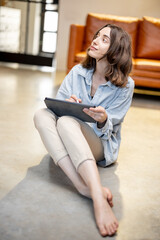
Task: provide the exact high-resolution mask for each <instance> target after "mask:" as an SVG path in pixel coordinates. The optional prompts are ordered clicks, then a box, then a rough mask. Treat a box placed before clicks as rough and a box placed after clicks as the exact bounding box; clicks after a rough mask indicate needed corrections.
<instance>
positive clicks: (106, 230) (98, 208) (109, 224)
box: [93, 194, 118, 237]
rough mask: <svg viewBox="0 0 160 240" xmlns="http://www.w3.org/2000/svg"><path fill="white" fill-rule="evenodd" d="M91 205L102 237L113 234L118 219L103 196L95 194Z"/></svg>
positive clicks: (116, 227)
mask: <svg viewBox="0 0 160 240" xmlns="http://www.w3.org/2000/svg"><path fill="white" fill-rule="evenodd" d="M93 206H94V213H95V219H96V223H97V226H98V228H99V231H100V234H101V235H102V236H103V237H105V236H107V235H109V236H111V235H113V234H115V233H116V231H117V229H118V221H117V219H116V217H115V215H114V213H113V212H112V209H111V207H110V206H109V202H107V201H106V198H105V196H102V194H99V195H98V196H97V195H96V196H95V198H94V199H93Z"/></svg>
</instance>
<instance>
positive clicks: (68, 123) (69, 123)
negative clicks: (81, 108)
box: [57, 116, 79, 132]
mask: <svg viewBox="0 0 160 240" xmlns="http://www.w3.org/2000/svg"><path fill="white" fill-rule="evenodd" d="M75 125H76V126H77V127H79V123H78V121H76V119H74V118H73V117H70V116H62V117H60V118H59V119H58V120H57V130H58V131H59V132H63V131H65V132H66V131H67V132H72V131H73V126H75Z"/></svg>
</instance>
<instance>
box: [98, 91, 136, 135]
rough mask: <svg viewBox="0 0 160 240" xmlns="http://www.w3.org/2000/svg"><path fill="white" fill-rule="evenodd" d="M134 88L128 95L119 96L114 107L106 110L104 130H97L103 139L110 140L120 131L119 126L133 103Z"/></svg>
mask: <svg viewBox="0 0 160 240" xmlns="http://www.w3.org/2000/svg"><path fill="white" fill-rule="evenodd" d="M133 88H134V87H133ZM133 88H131V89H130V91H129V92H128V93H127V94H126V95H123V96H119V97H118V98H117V99H116V100H115V102H114V103H113V104H112V105H110V106H109V107H108V108H106V113H107V116H108V118H107V122H106V124H105V125H104V127H103V128H101V129H99V128H97V129H98V130H99V131H100V132H101V136H102V138H103V139H106V140H107V139H109V138H110V137H111V135H112V133H115V132H116V130H117V129H118V125H119V124H121V123H122V122H123V119H124V117H125V115H126V113H127V111H128V109H129V107H130V105H131V102H132V95H133Z"/></svg>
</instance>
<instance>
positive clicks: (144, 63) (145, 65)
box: [133, 58, 160, 74]
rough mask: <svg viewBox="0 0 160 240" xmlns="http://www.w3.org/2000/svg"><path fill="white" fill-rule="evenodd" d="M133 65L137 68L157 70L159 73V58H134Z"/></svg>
mask: <svg viewBox="0 0 160 240" xmlns="http://www.w3.org/2000/svg"><path fill="white" fill-rule="evenodd" d="M133 66H134V68H135V69H138V70H146V71H152V72H159V74H160V60H152V59H142V58H135V59H134V61H133Z"/></svg>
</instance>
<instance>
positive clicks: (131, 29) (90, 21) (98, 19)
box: [85, 13, 139, 57]
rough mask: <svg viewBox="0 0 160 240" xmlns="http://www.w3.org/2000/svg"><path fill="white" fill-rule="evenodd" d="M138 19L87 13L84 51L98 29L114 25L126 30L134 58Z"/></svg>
mask: <svg viewBox="0 0 160 240" xmlns="http://www.w3.org/2000/svg"><path fill="white" fill-rule="evenodd" d="M138 22H139V20H138V18H135V17H120V16H115V15H105V14H96V13H89V14H88V16H87V21H86V43H85V49H87V48H88V47H89V46H90V43H91V41H92V39H93V36H94V34H95V33H96V31H97V30H98V29H100V28H101V27H103V26H104V25H106V24H107V23H110V24H116V25H118V26H120V27H122V28H123V29H124V30H126V31H127V32H128V33H129V34H130V36H131V38H132V55H133V57H134V56H135V46H136V37H137V29H138Z"/></svg>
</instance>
